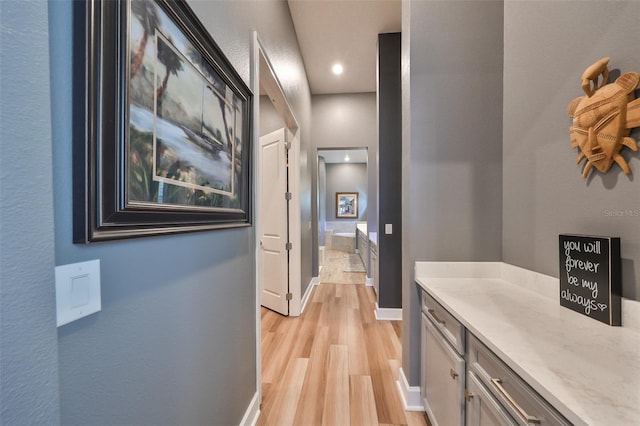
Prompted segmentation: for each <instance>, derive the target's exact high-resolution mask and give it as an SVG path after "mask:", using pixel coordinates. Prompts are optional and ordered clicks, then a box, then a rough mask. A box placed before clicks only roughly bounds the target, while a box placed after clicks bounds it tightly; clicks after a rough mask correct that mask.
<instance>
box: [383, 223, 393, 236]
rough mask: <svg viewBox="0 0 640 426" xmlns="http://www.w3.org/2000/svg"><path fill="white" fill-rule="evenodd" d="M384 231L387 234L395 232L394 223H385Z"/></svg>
mask: <svg viewBox="0 0 640 426" xmlns="http://www.w3.org/2000/svg"><path fill="white" fill-rule="evenodd" d="M384 233H385V234H387V235H391V234H393V224H392V223H385V224H384Z"/></svg>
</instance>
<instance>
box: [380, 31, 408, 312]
mask: <svg viewBox="0 0 640 426" xmlns="http://www.w3.org/2000/svg"><path fill="white" fill-rule="evenodd" d="M400 43H401V37H400V34H399V33H392V34H380V35H379V36H378V101H377V102H378V135H379V136H378V199H379V207H378V222H379V228H380V232H378V281H379V282H378V306H379V307H381V308H402V208H401V206H402V197H403V194H402V149H401V146H402V87H401V68H400V47H401V45H400ZM387 224H390V225H392V232H391V234H387V233H386V225H387Z"/></svg>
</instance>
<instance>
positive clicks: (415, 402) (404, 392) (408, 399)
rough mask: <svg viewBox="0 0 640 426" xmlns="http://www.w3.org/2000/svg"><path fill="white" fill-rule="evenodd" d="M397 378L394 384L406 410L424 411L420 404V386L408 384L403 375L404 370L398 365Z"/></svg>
mask: <svg viewBox="0 0 640 426" xmlns="http://www.w3.org/2000/svg"><path fill="white" fill-rule="evenodd" d="M398 376H399V377H398V380H397V381H396V385H397V387H398V392H399V393H400V399H401V400H402V404H403V405H404V409H405V410H406V411H424V406H423V405H422V397H421V396H420V386H409V382H408V381H407V377H406V376H405V375H404V370H402V367H400V371H399V372H398Z"/></svg>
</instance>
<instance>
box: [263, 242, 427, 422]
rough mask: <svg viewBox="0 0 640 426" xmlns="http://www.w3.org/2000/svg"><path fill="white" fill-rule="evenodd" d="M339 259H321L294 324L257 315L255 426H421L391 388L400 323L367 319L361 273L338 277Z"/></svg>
mask: <svg viewBox="0 0 640 426" xmlns="http://www.w3.org/2000/svg"><path fill="white" fill-rule="evenodd" d="M343 256H344V253H341V252H328V253H327V257H326V263H325V267H324V268H323V271H322V272H324V274H323V273H322V272H321V274H320V276H321V284H320V285H319V286H317V287H316V288H315V289H314V291H313V294H312V296H311V299H310V300H309V302H308V304H307V306H306V309H305V311H304V313H303V314H302V315H301V316H300V317H283V316H280V315H278V314H276V313H274V312H272V311H270V310H267V309H264V308H263V309H262V391H263V403H262V408H261V414H260V418H259V420H258V424H259V425H350V424H351V425H377V424H385V425H391V424H393V425H427V424H428V422H427V419H426V416H425V415H424V413H420V412H405V411H404V409H403V407H402V402H401V400H400V396H399V393H398V390H397V387H396V383H395V382H396V380H397V378H398V370H399V368H400V367H401V356H402V348H401V343H400V337H401V322H400V321H377V320H376V319H375V317H374V306H375V295H374V292H373V289H372V288H371V287H366V286H365V285H364V280H365V275H364V273H353V272H350V273H347V272H342V264H343V262H344V257H343ZM327 277H330V278H332V279H335V280H336V281H337V282H328V281H327ZM355 281H359V282H358V283H351V282H355Z"/></svg>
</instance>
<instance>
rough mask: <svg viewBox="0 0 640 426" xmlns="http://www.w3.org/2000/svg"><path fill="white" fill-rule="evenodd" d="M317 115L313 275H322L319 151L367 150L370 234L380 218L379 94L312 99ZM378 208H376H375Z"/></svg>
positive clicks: (314, 168) (314, 142) (313, 140)
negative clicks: (320, 256)
mask: <svg viewBox="0 0 640 426" xmlns="http://www.w3.org/2000/svg"><path fill="white" fill-rule="evenodd" d="M311 107H312V111H313V123H312V124H311V125H312V138H311V139H312V140H311V142H312V152H311V155H312V157H313V159H312V161H311V166H312V169H311V179H312V181H313V185H312V186H311V189H312V191H313V193H312V197H311V199H312V200H313V205H312V206H311V212H312V215H313V216H312V222H311V223H312V227H313V233H312V235H313V238H314V239H313V245H312V247H313V273H314V276H317V275H318V201H317V200H318V198H317V190H318V185H317V180H318V162H317V160H316V158H317V155H318V151H317V150H318V148H367V155H368V158H367V164H368V172H367V173H368V188H369V189H368V191H367V192H368V203H367V204H368V205H369V208H368V209H367V226H368V228H369V231H375V230H377V227H378V216H377V210H378V209H377V205H378V200H377V192H378V189H377V184H376V177H377V158H378V130H377V125H376V120H377V118H376V117H377V112H376V94H375V93H348V94H337V95H314V96H312V99H311ZM374 206H375V207H374Z"/></svg>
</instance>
